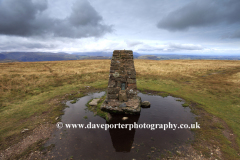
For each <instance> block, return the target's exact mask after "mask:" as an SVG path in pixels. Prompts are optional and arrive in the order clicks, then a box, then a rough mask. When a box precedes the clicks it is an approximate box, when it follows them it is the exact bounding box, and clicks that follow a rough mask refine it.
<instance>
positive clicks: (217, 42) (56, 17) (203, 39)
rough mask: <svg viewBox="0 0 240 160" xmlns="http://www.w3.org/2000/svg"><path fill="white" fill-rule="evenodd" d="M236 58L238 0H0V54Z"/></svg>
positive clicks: (238, 49) (239, 28) (239, 38)
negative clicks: (128, 53) (125, 52)
mask: <svg viewBox="0 0 240 160" xmlns="http://www.w3.org/2000/svg"><path fill="white" fill-rule="evenodd" d="M116 49H126V50H127V49H130V50H133V51H134V52H138V53H165V54H179V53H184V54H200V55H223V54H227V55H240V0H0V52H5V51H47V52H67V53H72V52H95V51H104V52H112V51H113V50H116Z"/></svg>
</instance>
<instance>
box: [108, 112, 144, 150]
mask: <svg viewBox="0 0 240 160" xmlns="http://www.w3.org/2000/svg"><path fill="white" fill-rule="evenodd" d="M125 116H126V115H112V119H111V120H110V121H109V122H107V121H106V123H107V124H109V125H110V124H119V123H121V124H134V122H135V123H138V119H139V117H140V115H127V117H128V119H127V120H123V119H122V118H123V117H125ZM109 133H110V136H111V139H112V145H113V147H114V148H115V151H116V152H130V151H131V148H132V144H133V142H134V135H135V129H134V128H132V129H131V130H129V127H127V128H118V127H117V128H109Z"/></svg>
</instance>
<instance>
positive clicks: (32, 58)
mask: <svg viewBox="0 0 240 160" xmlns="http://www.w3.org/2000/svg"><path fill="white" fill-rule="evenodd" d="M133 56H134V58H135V59H150V60H170V59H215V60H240V56H201V55H176V54H139V53H137V52H133ZM111 57H112V52H74V53H72V54H69V53H64V52H61V53H52V52H1V53H0V62H16V61H19V62H36V61H62V60H83V59H111Z"/></svg>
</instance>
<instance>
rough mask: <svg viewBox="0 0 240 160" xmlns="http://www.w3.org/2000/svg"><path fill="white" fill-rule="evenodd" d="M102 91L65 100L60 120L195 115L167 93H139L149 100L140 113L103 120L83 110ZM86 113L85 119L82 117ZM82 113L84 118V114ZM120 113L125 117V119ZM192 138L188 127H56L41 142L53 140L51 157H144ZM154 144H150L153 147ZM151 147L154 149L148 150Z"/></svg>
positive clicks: (187, 119) (164, 119)
mask: <svg viewBox="0 0 240 160" xmlns="http://www.w3.org/2000/svg"><path fill="white" fill-rule="evenodd" d="M104 93H105V92H100V93H94V94H91V95H88V96H85V97H82V98H80V99H79V100H78V101H77V103H75V104H71V103H70V101H68V102H67V105H68V106H69V108H66V109H65V110H64V111H65V114H64V115H63V116H62V122H63V123H64V124H70V123H73V124H85V126H86V125H87V124H89V122H91V123H92V124H106V123H108V124H118V123H121V124H133V123H134V122H136V123H138V124H144V123H146V124H168V123H169V122H170V123H171V124H189V125H190V124H191V123H194V122H195V115H194V114H192V113H191V112H190V108H188V107H185V108H184V107H182V105H181V104H183V102H179V101H176V100H177V99H178V98H174V97H171V96H168V97H165V98H163V97H161V96H154V95H147V94H142V93H139V94H138V96H140V97H141V98H142V100H143V101H145V100H147V101H149V102H150V103H151V108H142V110H141V113H140V115H113V118H112V119H111V120H110V121H109V122H106V120H104V119H103V118H101V117H99V116H94V114H93V113H92V112H90V111H88V110H86V108H87V107H86V106H85V104H86V103H87V102H88V101H89V100H90V99H92V98H97V97H101V96H103V95H104ZM85 116H87V119H85V118H86V117H85ZM84 117H85V118H84ZM122 117H128V119H127V120H126V121H123V120H122ZM191 139H193V133H192V132H191V131H190V129H176V130H172V129H167V130H165V131H164V130H162V129H156V130H150V129H132V130H129V129H109V130H107V131H105V130H104V129H79V128H78V129H73V128H71V129H66V128H65V127H63V128H62V129H60V130H56V131H55V132H54V134H53V136H52V137H51V138H50V139H49V140H48V142H47V143H46V144H45V145H46V146H49V145H50V144H55V147H54V148H53V150H52V152H51V154H50V155H51V156H53V157H54V159H66V158H70V157H71V156H73V158H74V159H133V158H135V159H146V157H147V154H148V153H151V154H155V153H156V154H157V153H161V152H162V151H163V150H172V149H174V148H176V147H178V146H181V145H182V144H185V142H186V141H187V140H191ZM153 147H154V148H153ZM152 151H154V152H152Z"/></svg>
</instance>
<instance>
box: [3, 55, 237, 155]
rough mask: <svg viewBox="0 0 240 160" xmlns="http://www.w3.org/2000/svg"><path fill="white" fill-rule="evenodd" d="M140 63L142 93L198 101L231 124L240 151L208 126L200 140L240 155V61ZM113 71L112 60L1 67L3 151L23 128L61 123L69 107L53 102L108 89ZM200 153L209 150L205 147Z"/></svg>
mask: <svg viewBox="0 0 240 160" xmlns="http://www.w3.org/2000/svg"><path fill="white" fill-rule="evenodd" d="M134 63H135V69H136V72H137V87H138V89H139V90H155V91H163V92H166V93H170V94H172V95H174V96H176V97H181V98H184V99H185V100H186V101H188V102H189V103H190V102H196V103H198V104H199V107H200V108H201V109H203V110H205V111H207V112H208V113H209V114H211V115H214V116H216V117H218V118H220V119H222V120H223V121H224V122H226V124H227V125H228V126H229V127H230V128H231V129H232V131H233V133H234V134H235V135H236V141H237V148H236V147H235V148H233V147H231V144H230V142H229V141H228V140H227V139H226V138H225V137H224V136H223V134H222V133H221V130H220V129H219V130H217V131H216V132H215V131H214V133H212V132H213V131H212V130H211V127H210V128H209V127H207V125H206V128H205V130H204V129H203V130H201V131H200V130H199V131H196V132H197V133H201V132H202V133H201V134H202V135H204V136H201V137H198V138H202V139H204V140H205V139H208V141H210V140H211V138H214V139H216V141H218V143H216V144H217V145H220V146H221V150H222V151H223V154H224V157H230V158H233V159H234V158H236V157H237V156H238V155H237V154H239V147H240V95H239V93H240V61H223V60H164V61H156V60H135V61H134ZM109 67H110V60H73V61H52V62H13V63H1V64H0V70H1V72H0V95H1V97H0V124H1V128H0V141H1V143H0V149H5V148H7V147H9V145H11V144H12V143H16V142H17V141H19V140H20V139H21V136H19V135H21V130H22V129H23V128H29V129H34V128H35V127H36V126H37V125H38V124H39V123H42V122H43V121H44V119H46V120H50V121H52V122H55V121H54V119H55V117H57V116H59V114H61V110H62V109H63V106H59V105H55V104H56V103H54V104H52V103H51V102H52V101H51V100H53V99H56V101H59V100H58V97H61V96H63V95H66V94H69V93H71V92H78V91H80V90H81V93H82V92H83V91H87V89H86V87H85V86H92V87H94V88H96V89H98V88H99V89H102V88H106V87H107V82H108V74H109ZM80 96H82V95H80ZM59 103H60V102H59ZM43 117H44V118H43ZM207 118H208V117H207V116H206V117H205V119H206V120H207ZM46 120H45V121H46ZM219 126H221V125H219ZM215 128H221V127H215ZM9 137H10V138H9ZM9 139H15V140H16V141H11V140H9ZM9 142H12V143H9ZM196 148H197V147H196ZM200 150H202V151H204V149H202V148H201V147H200Z"/></svg>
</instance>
